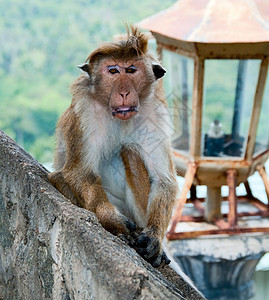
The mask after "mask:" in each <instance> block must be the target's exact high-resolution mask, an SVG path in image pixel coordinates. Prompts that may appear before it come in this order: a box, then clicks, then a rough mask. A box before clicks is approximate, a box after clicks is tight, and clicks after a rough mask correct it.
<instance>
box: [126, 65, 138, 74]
mask: <svg viewBox="0 0 269 300" xmlns="http://www.w3.org/2000/svg"><path fill="white" fill-rule="evenodd" d="M125 72H126V73H131V74H133V73H135V72H136V67H135V66H131V67H129V68H126V69H125Z"/></svg>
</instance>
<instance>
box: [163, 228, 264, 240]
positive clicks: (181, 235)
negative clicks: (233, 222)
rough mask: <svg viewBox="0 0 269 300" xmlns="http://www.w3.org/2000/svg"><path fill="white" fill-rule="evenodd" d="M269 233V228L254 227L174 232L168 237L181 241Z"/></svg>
mask: <svg viewBox="0 0 269 300" xmlns="http://www.w3.org/2000/svg"><path fill="white" fill-rule="evenodd" d="M255 232H260V233H269V227H252V228H234V229H232V228H229V229H212V230H200V231H186V232H174V233H173V234H170V235H169V237H167V238H168V239H169V240H170V241H172V240H180V239H194V238H197V237H199V236H202V235H203V236H205V235H214V234H229V235H236V234H242V233H255Z"/></svg>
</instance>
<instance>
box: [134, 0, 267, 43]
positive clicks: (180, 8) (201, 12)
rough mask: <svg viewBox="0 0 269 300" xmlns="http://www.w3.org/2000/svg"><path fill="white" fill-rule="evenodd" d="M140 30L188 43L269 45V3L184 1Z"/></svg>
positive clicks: (252, 0)
mask: <svg viewBox="0 0 269 300" xmlns="http://www.w3.org/2000/svg"><path fill="white" fill-rule="evenodd" d="M139 26H140V27H142V28H145V29H148V30H150V31H152V32H155V33H158V34H161V35H164V36H167V37H170V38H173V39H176V40H183V41H188V42H201V43H246V42H268V41H269V2H268V0H236V1H234V0H199V1H197V0H181V1H177V2H176V3H175V4H174V5H173V6H171V7H170V8H168V9H167V10H164V11H161V12H159V13H157V14H155V15H153V16H151V17H148V18H146V19H144V20H143V21H141V22H140V23H139Z"/></svg>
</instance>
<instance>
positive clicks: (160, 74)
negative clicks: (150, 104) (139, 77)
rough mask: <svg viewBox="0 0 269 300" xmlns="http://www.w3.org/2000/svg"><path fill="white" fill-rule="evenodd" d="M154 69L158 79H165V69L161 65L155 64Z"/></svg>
mask: <svg viewBox="0 0 269 300" xmlns="http://www.w3.org/2000/svg"><path fill="white" fill-rule="evenodd" d="M152 69H153V73H154V75H155V78H156V79H159V78H161V77H163V76H164V74H165V73H166V71H165V69H164V68H163V67H162V66H161V65H158V64H154V63H153V64H152Z"/></svg>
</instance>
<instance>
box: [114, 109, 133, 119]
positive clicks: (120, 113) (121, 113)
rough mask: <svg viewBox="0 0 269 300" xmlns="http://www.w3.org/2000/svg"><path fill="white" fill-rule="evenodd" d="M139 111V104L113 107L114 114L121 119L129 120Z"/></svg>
mask: <svg viewBox="0 0 269 300" xmlns="http://www.w3.org/2000/svg"><path fill="white" fill-rule="evenodd" d="M137 112H138V107H137V106H121V107H113V108H112V116H113V117H116V118H118V119H120V120H128V119H130V118H131V117H132V116H133V115H135V114H136V113H137Z"/></svg>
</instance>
